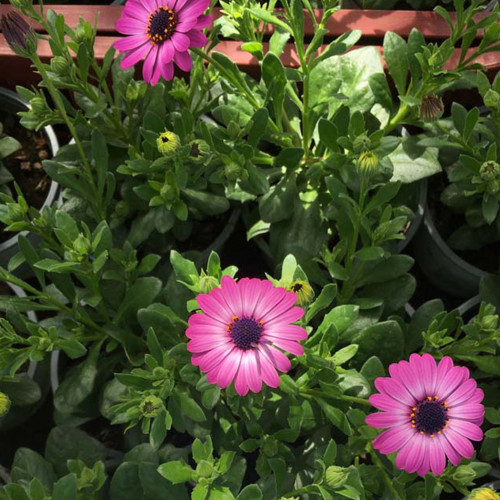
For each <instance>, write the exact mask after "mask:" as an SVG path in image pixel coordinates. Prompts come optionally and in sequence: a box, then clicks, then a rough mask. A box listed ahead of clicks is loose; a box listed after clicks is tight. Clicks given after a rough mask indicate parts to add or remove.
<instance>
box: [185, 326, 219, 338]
mask: <svg viewBox="0 0 500 500" xmlns="http://www.w3.org/2000/svg"><path fill="white" fill-rule="evenodd" d="M227 335H228V332H227V331H226V329H225V328H224V327H223V326H222V325H221V324H220V323H217V324H214V325H195V326H190V327H189V328H188V329H187V330H186V337H187V338H189V339H196V338H199V337H202V338H206V337H212V336H227Z"/></svg>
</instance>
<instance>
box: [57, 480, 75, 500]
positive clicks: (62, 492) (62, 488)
mask: <svg viewBox="0 0 500 500" xmlns="http://www.w3.org/2000/svg"><path fill="white" fill-rule="evenodd" d="M77 491H78V483H77V480H76V475H75V474H68V475H67V476H64V477H62V478H61V479H59V481H57V482H56V483H55V484H54V490H53V492H52V500H76V494H77Z"/></svg>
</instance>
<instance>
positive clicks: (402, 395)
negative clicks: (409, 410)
mask: <svg viewBox="0 0 500 500" xmlns="http://www.w3.org/2000/svg"><path fill="white" fill-rule="evenodd" d="M375 387H376V388H377V390H378V391H379V392H382V393H383V394H386V395H387V396H390V397H391V398H393V399H395V400H396V401H401V402H402V403H404V404H406V405H408V406H410V407H411V406H414V404H415V398H414V397H413V396H412V395H411V394H410V393H409V392H408V391H407V389H406V387H405V386H404V385H403V384H402V383H401V382H399V380H397V379H392V378H388V377H379V378H377V379H376V380H375Z"/></svg>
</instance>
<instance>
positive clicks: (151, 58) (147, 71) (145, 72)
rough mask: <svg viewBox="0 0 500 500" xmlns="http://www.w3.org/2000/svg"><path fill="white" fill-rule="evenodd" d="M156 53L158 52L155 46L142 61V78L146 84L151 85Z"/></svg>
mask: <svg viewBox="0 0 500 500" xmlns="http://www.w3.org/2000/svg"><path fill="white" fill-rule="evenodd" d="M158 52H159V49H158V45H155V46H154V47H153V48H152V50H151V52H150V53H149V55H148V57H147V58H146V60H145V61H144V66H143V68H142V76H143V78H144V81H145V82H146V83H151V80H152V79H153V73H154V69H155V65H156V59H157V57H158Z"/></svg>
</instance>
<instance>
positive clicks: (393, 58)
mask: <svg viewBox="0 0 500 500" xmlns="http://www.w3.org/2000/svg"><path fill="white" fill-rule="evenodd" d="M384 59H385V62H386V63H387V68H388V70H389V73H390V75H391V77H392V79H393V80H394V84H395V85H396V88H397V89H398V92H399V93H400V94H402V95H404V94H405V91H406V76H407V74H408V69H409V64H408V56H407V52H406V42H405V41H404V39H403V38H402V37H400V36H399V35H397V34H396V33H394V32H392V31H388V32H387V33H386V34H385V37H384Z"/></svg>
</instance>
